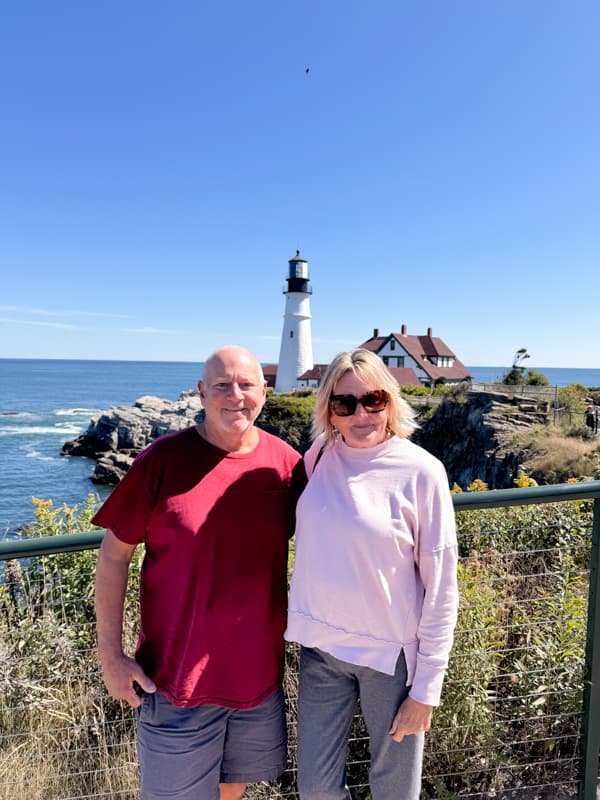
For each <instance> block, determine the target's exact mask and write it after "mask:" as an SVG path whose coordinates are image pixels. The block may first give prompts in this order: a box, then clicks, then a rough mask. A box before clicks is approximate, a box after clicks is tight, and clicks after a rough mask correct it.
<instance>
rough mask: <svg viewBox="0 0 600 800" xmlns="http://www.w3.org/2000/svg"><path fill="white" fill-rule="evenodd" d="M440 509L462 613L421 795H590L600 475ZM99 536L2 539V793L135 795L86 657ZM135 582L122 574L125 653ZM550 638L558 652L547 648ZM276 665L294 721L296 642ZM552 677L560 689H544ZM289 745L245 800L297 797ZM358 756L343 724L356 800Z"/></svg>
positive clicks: (110, 710) (116, 721)
mask: <svg viewBox="0 0 600 800" xmlns="http://www.w3.org/2000/svg"><path fill="white" fill-rule="evenodd" d="M453 500H454V506H455V511H456V513H457V526H458V529H459V546H460V548H461V559H460V564H459V578H460V580H461V619H460V620H459V626H458V628H457V635H456V641H455V647H454V650H453V654H452V656H451V660H450V666H449V671H448V678H447V681H446V686H445V689H444V698H443V701H442V706H441V707H440V709H438V710H436V713H435V714H434V726H433V728H432V731H431V732H430V733H429V735H428V737H427V746H426V760H425V770H424V789H423V795H422V796H423V797H424V798H435V799H436V800H458V798H461V799H462V798H473V800H475V798H480V799H481V798H496V800H500V798H502V799H503V800H513V798H514V800H546V798H551V799H552V800H565V798H570V797H575V796H577V797H578V798H579V799H580V800H596V791H597V784H598V775H599V769H598V767H599V754H600V564H599V558H600V481H589V482H582V483H572V484H571V483H570V484H561V485H556V486H538V487H530V488H525V489H506V490H498V491H487V492H465V493H461V494H456V495H453ZM565 503H570V504H571V505H566V506H565V505H564V504H565ZM539 504H542V505H541V506H540V505H539ZM518 507H519V508H518ZM499 509H504V510H501V511H500V510H499ZM563 511H564V513H562V512H563ZM102 536H103V533H102V532H101V531H86V532H83V533H74V534H64V535H59V536H44V537H41V538H30V539H28V538H22V539H18V540H6V541H3V542H0V562H2V561H4V562H5V563H4V568H3V570H2V565H1V564H0V570H1V571H2V572H3V575H2V577H1V578H0V800H9V798H10V800H38V799H39V800H41V798H44V800H54V799H55V800H84V798H86V800H87V799H89V800H91V798H100V797H119V798H125V799H126V800H129V798H131V800H134V798H137V797H138V793H137V774H136V756H135V747H134V738H135V737H134V719H133V714H132V712H131V709H129V707H127V706H122V705H121V704H119V703H116V702H115V701H112V700H111V699H110V698H109V697H108V696H107V695H106V692H105V690H104V689H103V687H102V683H101V676H100V674H99V671H98V667H97V664H96V663H95V659H94V656H93V649H94V617H93V597H92V595H93V571H94V560H95V553H94V550H95V549H97V548H98V546H99V545H100V543H101V541H102ZM137 578H138V573H137V572H136V570H135V569H133V570H132V582H131V584H132V585H131V587H130V588H131V591H130V595H129V597H128V607H127V611H126V631H125V637H126V641H127V644H128V647H131V646H132V644H133V642H134V636H135V629H136V625H137V621H136V610H135V609H136V582H137ZM553 637H554V638H553ZM557 638H558V639H559V640H560V641H559V644H558V645H556V641H555V640H556V639H557ZM548 643H550V645H551V646H552V647H553V648H554V647H555V645H556V647H555V649H553V650H552V652H550V653H546V652H545V651H544V648H545V647H546V645H547V644H548ZM550 645H548V646H550ZM287 660H288V670H287V677H286V682H287V687H286V688H287V694H288V708H289V711H290V718H291V719H292V720H293V718H294V713H295V684H296V677H297V676H296V672H295V668H296V652H295V650H294V648H289V649H288V652H287ZM555 662H556V663H555ZM558 662H560V664H559V666H560V669H558V667H556V665H557V664H558ZM555 667H556V668H555ZM557 675H558V676H559V677H560V676H562V678H564V681H563V682H562V683H557V684H556V685H555V683H554V681H555V680H556V679H557ZM6 698H10V700H7V699H6ZM294 736H295V732H294V725H293V722H292V723H291V725H290V740H291V745H292V746H291V748H290V769H289V770H288V772H287V773H286V775H284V776H283V779H282V780H280V781H279V782H277V783H275V784H264V785H263V784H261V785H259V786H258V787H253V788H252V789H251V790H250V792H249V798H252V799H254V798H256V799H257V800H258V798H260V799H261V800H262V799H263V798H275V797H278V798H292V797H296V792H295V785H294V778H295V762H294V748H293V741H294ZM367 763H368V742H367V736H366V732H365V730H364V727H363V726H362V723H361V721H360V720H359V719H358V718H357V721H356V724H355V727H354V730H353V734H352V739H351V744H350V754H349V772H348V783H349V785H350V787H351V791H352V795H353V797H354V798H355V800H369V798H370V795H369V793H368V779H367V775H366V765H367ZM42 764H44V765H45V766H44V767H43V768H42V767H41V765H42Z"/></svg>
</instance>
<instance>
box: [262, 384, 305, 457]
mask: <svg viewBox="0 0 600 800" xmlns="http://www.w3.org/2000/svg"><path fill="white" fill-rule="evenodd" d="M316 399H317V396H316V394H315V392H312V391H307V392H295V393H294V394H275V393H274V392H268V394H267V400H266V402H265V406H264V408H263V410H262V413H261V415H260V417H259V419H258V421H257V425H258V426H259V427H260V428H263V429H264V430H266V431H268V432H269V433H274V434H275V435H276V436H279V437H281V438H282V439H283V440H284V441H286V442H287V443H288V444H290V445H291V446H292V447H295V448H296V449H297V450H299V451H300V452H301V453H304V452H305V451H306V450H307V449H308V447H309V446H310V427H311V422H312V412H313V408H314V407H315V402H316Z"/></svg>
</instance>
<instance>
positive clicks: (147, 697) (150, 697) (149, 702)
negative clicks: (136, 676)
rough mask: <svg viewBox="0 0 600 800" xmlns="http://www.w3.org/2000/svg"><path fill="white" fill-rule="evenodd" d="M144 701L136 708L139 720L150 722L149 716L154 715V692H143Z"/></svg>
mask: <svg viewBox="0 0 600 800" xmlns="http://www.w3.org/2000/svg"><path fill="white" fill-rule="evenodd" d="M141 697H142V702H141V705H139V706H138V707H137V708H136V712H137V717H138V720H142V721H143V722H148V720H149V718H150V717H151V716H152V707H153V705H154V693H153V692H143V693H142V695H141Z"/></svg>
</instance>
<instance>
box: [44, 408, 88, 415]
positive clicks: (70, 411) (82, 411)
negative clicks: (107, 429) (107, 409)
mask: <svg viewBox="0 0 600 800" xmlns="http://www.w3.org/2000/svg"><path fill="white" fill-rule="evenodd" d="M99 412H100V409H98V408H58V409H57V410H56V411H53V412H52V413H53V414H56V416H57V417H81V416H83V415H85V416H93V415H94V414H98V413H99Z"/></svg>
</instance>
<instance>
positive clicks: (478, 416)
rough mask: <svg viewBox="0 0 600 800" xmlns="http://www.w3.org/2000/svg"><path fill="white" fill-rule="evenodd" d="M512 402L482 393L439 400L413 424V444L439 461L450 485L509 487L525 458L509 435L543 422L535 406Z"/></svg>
mask: <svg viewBox="0 0 600 800" xmlns="http://www.w3.org/2000/svg"><path fill="white" fill-rule="evenodd" d="M512 403H513V401H512V400H511V398H508V397H501V396H496V395H492V394H486V393H483V392H478V393H469V395H468V397H467V398H463V400H462V401H461V400H457V399H447V400H444V401H443V402H442V403H440V405H439V406H438V407H437V409H436V410H435V412H434V413H433V414H431V415H430V416H428V417H427V418H422V419H420V420H419V422H420V425H421V427H420V428H419V430H417V431H416V432H415V434H414V436H413V441H415V442H416V443H417V444H420V445H421V446H422V447H424V448H425V449H426V450H428V451H429V452H430V453H432V454H433V455H434V456H436V457H437V458H439V459H440V461H442V463H443V464H444V466H445V467H446V471H447V473H448V478H449V480H450V483H451V484H453V483H455V482H456V483H457V484H458V485H459V486H460V487H461V488H462V489H466V488H467V487H468V486H469V485H470V484H471V483H472V482H473V481H474V480H476V479H479V480H482V481H485V483H487V485H488V487H489V488H490V489H504V488H510V487H512V486H513V481H514V479H515V478H516V477H517V475H518V473H519V471H520V470H521V469H523V464H524V462H525V461H526V458H527V452H526V450H525V449H523V448H521V447H519V446H518V445H516V444H515V433H517V432H519V431H523V430H527V429H529V428H531V427H532V426H533V425H537V424H540V423H543V422H545V421H546V414H545V413H544V411H543V410H538V407H537V406H532V408H531V410H529V411H525V410H524V409H522V408H519V407H518V406H517V405H513V404H512Z"/></svg>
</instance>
